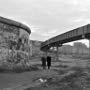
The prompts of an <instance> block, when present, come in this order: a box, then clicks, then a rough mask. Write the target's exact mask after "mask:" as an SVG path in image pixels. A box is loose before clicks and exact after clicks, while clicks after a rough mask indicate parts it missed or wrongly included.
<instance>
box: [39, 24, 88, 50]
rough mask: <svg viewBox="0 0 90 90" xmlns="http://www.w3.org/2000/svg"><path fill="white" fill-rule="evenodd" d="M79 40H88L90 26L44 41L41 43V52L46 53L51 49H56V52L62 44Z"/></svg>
mask: <svg viewBox="0 0 90 90" xmlns="http://www.w3.org/2000/svg"><path fill="white" fill-rule="evenodd" d="M80 39H90V24H87V25H85V26H81V27H79V28H76V29H73V30H71V31H68V32H65V33H63V34H60V35H58V36H55V37H52V38H50V39H48V40H46V41H45V42H43V43H41V50H42V51H46V52H47V51H48V50H49V49H50V48H51V47H57V51H58V47H60V46H62V45H63V44H64V43H68V42H72V41H76V40H80Z"/></svg>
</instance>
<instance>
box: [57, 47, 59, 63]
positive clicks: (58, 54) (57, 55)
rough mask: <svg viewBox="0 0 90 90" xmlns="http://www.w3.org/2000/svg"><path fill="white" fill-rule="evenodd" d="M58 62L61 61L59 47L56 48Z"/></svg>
mask: <svg viewBox="0 0 90 90" xmlns="http://www.w3.org/2000/svg"><path fill="white" fill-rule="evenodd" d="M56 50H57V51H56V60H57V61H58V60H59V47H58V46H57V47H56Z"/></svg>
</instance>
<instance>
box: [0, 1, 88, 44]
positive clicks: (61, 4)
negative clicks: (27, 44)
mask: <svg viewBox="0 0 90 90" xmlns="http://www.w3.org/2000/svg"><path fill="white" fill-rule="evenodd" d="M0 16H3V17H6V18H10V19H13V20H17V21H20V22H22V23H24V24H26V25H28V26H29V27H30V28H31V31H32V33H31V35H30V38H31V39H34V40H47V39H49V38H51V37H53V36H56V35H59V34H61V33H64V32H66V31H69V30H72V29H75V28H77V27H80V26H83V25H86V24H88V23H90V0H0ZM83 42H84V43H88V41H86V40H84V41H83Z"/></svg>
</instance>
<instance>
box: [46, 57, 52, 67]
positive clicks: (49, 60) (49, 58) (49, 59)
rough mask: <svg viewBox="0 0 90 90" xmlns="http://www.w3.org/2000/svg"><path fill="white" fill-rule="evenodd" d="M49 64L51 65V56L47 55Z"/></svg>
mask: <svg viewBox="0 0 90 90" xmlns="http://www.w3.org/2000/svg"><path fill="white" fill-rule="evenodd" d="M47 66H51V57H50V56H47Z"/></svg>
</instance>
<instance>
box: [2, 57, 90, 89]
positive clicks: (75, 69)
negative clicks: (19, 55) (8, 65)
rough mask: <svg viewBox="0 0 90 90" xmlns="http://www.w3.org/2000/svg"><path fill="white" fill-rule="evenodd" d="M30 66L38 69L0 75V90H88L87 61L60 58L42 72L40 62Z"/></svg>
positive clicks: (89, 73)
mask: <svg viewBox="0 0 90 90" xmlns="http://www.w3.org/2000/svg"><path fill="white" fill-rule="evenodd" d="M31 65H32V66H35V67H37V68H38V69H37V70H31V71H28V72H23V73H0V90H90V66H89V60H77V59H71V58H68V57H66V58H64V59H63V58H61V61H57V62H52V67H51V70H47V69H46V70H42V67H41V65H40V61H32V62H31ZM42 80H43V81H42Z"/></svg>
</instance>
